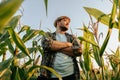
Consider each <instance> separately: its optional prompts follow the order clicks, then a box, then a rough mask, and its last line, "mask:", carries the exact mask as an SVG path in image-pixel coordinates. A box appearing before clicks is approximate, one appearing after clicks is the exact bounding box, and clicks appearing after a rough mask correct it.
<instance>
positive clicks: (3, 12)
mask: <svg viewBox="0 0 120 80" xmlns="http://www.w3.org/2000/svg"><path fill="white" fill-rule="evenodd" d="M22 2H23V0H6V1H4V2H2V3H0V32H2V31H3V29H4V27H5V26H6V25H7V24H8V22H9V21H10V20H11V17H12V16H13V15H14V14H15V12H16V11H17V10H18V9H19V7H20V5H21V3H22Z"/></svg>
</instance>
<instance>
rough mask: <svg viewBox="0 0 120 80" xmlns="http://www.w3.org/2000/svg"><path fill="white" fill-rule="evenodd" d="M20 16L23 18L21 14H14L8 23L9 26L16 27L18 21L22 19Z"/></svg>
mask: <svg viewBox="0 0 120 80" xmlns="http://www.w3.org/2000/svg"><path fill="white" fill-rule="evenodd" d="M20 18H21V15H17V16H14V17H13V18H12V19H11V20H10V21H9V23H8V24H7V26H9V27H12V28H13V29H15V28H16V27H17V25H18V21H19V20H20Z"/></svg>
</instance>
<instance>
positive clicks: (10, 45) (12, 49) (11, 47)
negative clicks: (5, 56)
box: [5, 39, 14, 55]
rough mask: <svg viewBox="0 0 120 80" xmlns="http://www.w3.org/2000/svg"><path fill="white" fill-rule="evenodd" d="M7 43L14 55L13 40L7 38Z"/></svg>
mask: <svg viewBox="0 0 120 80" xmlns="http://www.w3.org/2000/svg"><path fill="white" fill-rule="evenodd" d="M5 43H6V44H7V45H8V48H9V51H10V52H11V53H12V54H13V55H14V48H13V46H12V42H11V41H10V39H7V40H6V41H5Z"/></svg>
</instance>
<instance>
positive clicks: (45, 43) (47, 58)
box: [40, 32, 80, 80]
mask: <svg viewBox="0 0 120 80" xmlns="http://www.w3.org/2000/svg"><path fill="white" fill-rule="evenodd" d="M47 34H48V36H47V37H46V36H43V38H42V41H41V44H42V47H43V51H44V54H43V56H42V62H41V65H44V66H48V67H51V68H53V63H54V60H55V53H56V52H55V51H52V50H51V49H50V46H49V42H50V40H49V39H48V37H49V38H51V39H53V40H56V33H55V32H54V33H47ZM65 36H66V38H67V41H68V42H71V43H73V46H74V47H80V45H79V44H78V42H77V41H76V40H75V39H74V37H73V35H70V34H68V33H65ZM75 54H76V53H75ZM72 59H73V63H74V74H75V77H76V80H80V79H79V78H80V72H79V67H78V64H77V60H76V57H72ZM40 74H41V75H44V76H46V77H47V78H51V72H50V71H48V70H46V69H43V68H41V70H40Z"/></svg>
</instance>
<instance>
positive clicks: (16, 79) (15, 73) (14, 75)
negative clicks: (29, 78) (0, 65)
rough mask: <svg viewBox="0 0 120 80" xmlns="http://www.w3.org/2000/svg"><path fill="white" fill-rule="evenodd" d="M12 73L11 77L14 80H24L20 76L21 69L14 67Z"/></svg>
mask: <svg viewBox="0 0 120 80" xmlns="http://www.w3.org/2000/svg"><path fill="white" fill-rule="evenodd" d="M12 72H13V73H12V76H11V78H12V80H22V79H21V77H20V74H19V67H14V68H13V70H12ZM23 76H24V75H23Z"/></svg>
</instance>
